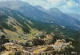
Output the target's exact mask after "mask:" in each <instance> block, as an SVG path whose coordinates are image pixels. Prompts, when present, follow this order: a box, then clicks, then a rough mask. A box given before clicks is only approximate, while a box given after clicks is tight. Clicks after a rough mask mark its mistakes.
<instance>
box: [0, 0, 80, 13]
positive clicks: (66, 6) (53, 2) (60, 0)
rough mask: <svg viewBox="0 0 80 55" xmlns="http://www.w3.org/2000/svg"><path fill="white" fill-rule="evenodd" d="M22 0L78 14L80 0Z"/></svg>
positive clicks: (79, 11) (46, 7)
mask: <svg viewBox="0 0 80 55" xmlns="http://www.w3.org/2000/svg"><path fill="white" fill-rule="evenodd" d="M0 1H5V0H0ZM10 1H11V0H10ZM12 1H13V0H12ZM17 1H19V0H17ZM22 1H25V2H28V3H29V4H31V5H33V6H35V5H40V6H42V7H44V8H45V9H49V8H53V7H56V8H59V9H60V10H61V11H63V12H71V13H77V14H80V0H22Z"/></svg>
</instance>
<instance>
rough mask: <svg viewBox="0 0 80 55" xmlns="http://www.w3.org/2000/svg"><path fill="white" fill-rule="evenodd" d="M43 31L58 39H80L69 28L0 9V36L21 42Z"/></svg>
mask: <svg viewBox="0 0 80 55" xmlns="http://www.w3.org/2000/svg"><path fill="white" fill-rule="evenodd" d="M44 31H45V32H47V33H48V34H49V33H51V32H53V33H54V34H55V37H58V38H73V39H75V40H76V39H77V38H78V39H80V37H79V36H80V35H79V32H78V31H75V30H72V29H70V28H69V27H66V26H58V25H57V24H54V23H46V22H41V21H36V20H33V19H30V18H28V17H25V16H24V15H23V14H21V13H20V12H18V11H17V10H13V9H9V8H0V35H6V36H7V37H8V38H9V39H10V40H11V41H12V40H15V41H16V40H20V41H22V42H23V41H26V40H29V39H32V38H35V36H36V35H42V34H44ZM41 33H42V34H41ZM75 36H76V37H75ZM78 39H77V40H78Z"/></svg>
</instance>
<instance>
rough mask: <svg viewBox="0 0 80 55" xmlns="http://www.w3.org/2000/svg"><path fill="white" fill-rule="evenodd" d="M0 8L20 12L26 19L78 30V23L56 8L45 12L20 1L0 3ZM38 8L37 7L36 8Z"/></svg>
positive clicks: (79, 24)
mask: <svg viewBox="0 0 80 55" xmlns="http://www.w3.org/2000/svg"><path fill="white" fill-rule="evenodd" d="M0 5H1V6H0V7H7V8H10V9H15V10H17V11H19V12H21V13H22V14H23V15H25V16H26V17H29V18H31V19H35V20H37V21H42V22H46V23H55V24H57V25H60V26H67V27H71V28H72V29H76V30H79V29H80V21H78V20H76V19H75V18H73V17H71V16H69V15H66V14H64V13H62V12H61V11H60V10H58V9H57V8H51V9H49V10H47V11H46V12H45V11H43V10H40V9H38V8H36V7H34V6H31V5H29V4H28V3H26V2H22V1H6V2H0ZM38 7H39V6H38Z"/></svg>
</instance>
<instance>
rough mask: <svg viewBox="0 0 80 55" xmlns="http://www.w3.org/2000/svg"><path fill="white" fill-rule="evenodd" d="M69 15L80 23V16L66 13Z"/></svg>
mask: <svg viewBox="0 0 80 55" xmlns="http://www.w3.org/2000/svg"><path fill="white" fill-rule="evenodd" d="M66 14H67V15H70V16H72V17H73V18H75V19H77V20H79V21H80V15H79V14H74V13H66Z"/></svg>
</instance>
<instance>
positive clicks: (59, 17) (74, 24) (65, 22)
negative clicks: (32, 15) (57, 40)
mask: <svg viewBox="0 0 80 55" xmlns="http://www.w3.org/2000/svg"><path fill="white" fill-rule="evenodd" d="M36 8H38V7H37V6H36ZM38 9H39V8H38ZM40 10H42V9H40ZM42 11H44V12H46V13H48V14H49V15H52V16H53V17H54V18H53V19H52V20H53V21H54V23H56V24H58V25H60V26H61V25H62V26H69V27H70V26H71V28H74V29H78V28H80V26H79V25H80V21H78V20H77V19H75V18H74V17H72V16H70V15H67V14H65V13H63V12H61V11H60V10H59V9H58V8H50V9H48V10H42Z"/></svg>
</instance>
